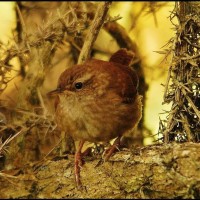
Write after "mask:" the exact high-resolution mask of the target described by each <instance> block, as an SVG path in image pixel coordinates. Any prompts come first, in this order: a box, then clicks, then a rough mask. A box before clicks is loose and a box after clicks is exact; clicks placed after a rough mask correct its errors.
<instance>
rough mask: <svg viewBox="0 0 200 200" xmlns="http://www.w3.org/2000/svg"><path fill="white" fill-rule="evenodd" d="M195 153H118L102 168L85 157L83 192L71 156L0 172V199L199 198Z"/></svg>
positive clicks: (186, 148)
mask: <svg viewBox="0 0 200 200" xmlns="http://www.w3.org/2000/svg"><path fill="white" fill-rule="evenodd" d="M199 151H200V144H198V143H192V142H188V143H182V144H178V143H171V144H164V145H152V146H147V147H143V148H135V149H134V150H132V151H128V150H123V151H120V152H118V153H116V154H115V155H114V156H113V157H111V159H110V161H108V162H105V163H101V162H100V158H94V157H86V158H85V164H84V165H83V167H82V169H81V180H82V184H83V189H82V190H77V188H76V184H75V180H74V168H73V167H74V156H72V155H68V158H67V159H57V160H56V159H55V158H54V159H52V160H45V161H43V162H40V163H37V164H34V165H32V166H31V165H30V166H24V168H23V170H22V169H21V170H20V171H15V172H14V171H12V172H4V173H5V174H3V173H0V177H1V178H0V185H1V186H0V197H1V198H132V199H136V198H143V199H144V198H147V199H148V198H180V199H182V198H184V199H185V198H187V199H188V198H191V199H192V198H199V197H200V173H199V166H200V154H199ZM9 173H10V175H14V173H16V174H17V175H15V176H9V175H8V174H9Z"/></svg>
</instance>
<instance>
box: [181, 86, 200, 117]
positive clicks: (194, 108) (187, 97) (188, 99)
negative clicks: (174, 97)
mask: <svg viewBox="0 0 200 200" xmlns="http://www.w3.org/2000/svg"><path fill="white" fill-rule="evenodd" d="M181 91H182V93H183V94H184V96H185V98H186V99H187V101H188V102H189V103H190V105H191V106H192V108H193V110H194V112H195V113H196V115H197V116H198V118H199V120H200V112H199V110H198V109H197V107H196V106H195V105H194V103H193V101H192V100H191V99H190V97H189V96H188V95H187V92H186V91H185V89H184V88H183V87H182V88H181Z"/></svg>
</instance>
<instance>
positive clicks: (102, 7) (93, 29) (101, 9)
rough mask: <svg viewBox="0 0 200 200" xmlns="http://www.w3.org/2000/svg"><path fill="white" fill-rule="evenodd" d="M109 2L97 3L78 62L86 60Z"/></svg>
mask: <svg viewBox="0 0 200 200" xmlns="http://www.w3.org/2000/svg"><path fill="white" fill-rule="evenodd" d="M111 3H112V2H110V1H106V2H103V3H102V2H101V3H99V6H98V8H97V12H96V15H95V17H94V20H93V22H92V25H91V26H90V28H89V30H88V34H87V35H86V38H85V42H84V44H83V48H82V50H81V53H80V55H79V58H78V64H81V63H83V62H84V61H85V60H87V59H88V58H89V57H90V53H91V50H92V46H93V44H94V42H95V40H96V38H97V36H98V33H99V31H100V29H101V27H102V25H103V23H104V20H105V18H106V15H107V12H108V10H109V7H110V5H111Z"/></svg>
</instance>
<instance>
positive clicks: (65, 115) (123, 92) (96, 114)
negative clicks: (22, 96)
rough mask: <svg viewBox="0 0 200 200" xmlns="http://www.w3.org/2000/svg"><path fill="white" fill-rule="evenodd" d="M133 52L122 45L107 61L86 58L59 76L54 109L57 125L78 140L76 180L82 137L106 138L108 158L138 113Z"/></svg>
mask: <svg viewBox="0 0 200 200" xmlns="http://www.w3.org/2000/svg"><path fill="white" fill-rule="evenodd" d="M133 57H134V54H133V53H132V52H130V51H127V50H126V49H120V50H118V51H117V52H116V53H114V54H113V55H112V56H111V58H110V60H109V61H103V60H97V59H89V60H87V61H86V62H85V63H83V64H81V65H74V66H73V67H71V68H69V69H66V70H65V71H64V72H63V73H62V74H61V75H60V77H59V80H58V86H57V89H55V90H53V91H51V92H49V93H48V95H50V96H52V95H56V96H57V97H56V101H55V109H56V121H57V124H58V126H59V127H60V128H61V129H62V130H63V131H65V132H66V133H67V134H69V135H70V136H72V138H74V140H78V141H80V143H79V147H78V149H77V150H76V154H75V178H76V183H77V185H78V186H80V185H81V181H80V166H81V164H82V161H81V156H82V153H81V150H82V147H83V144H84V142H85V141H89V142H95V143H98V142H108V141H110V140H111V139H114V138H116V140H115V142H114V144H113V145H112V146H111V147H110V148H109V149H108V150H107V151H106V153H105V157H104V160H108V159H109V157H110V156H111V155H112V154H113V152H114V151H115V150H116V149H117V148H118V147H119V145H120V139H121V137H122V136H123V134H124V133H126V132H127V131H129V130H131V129H132V128H134V127H135V126H136V125H137V124H138V122H139V120H140V119H141V116H142V103H141V96H140V95H139V94H138V90H137V89H138V77H137V74H136V72H135V71H134V70H132V69H131V68H130V67H129V65H130V63H131V61H132V59H133Z"/></svg>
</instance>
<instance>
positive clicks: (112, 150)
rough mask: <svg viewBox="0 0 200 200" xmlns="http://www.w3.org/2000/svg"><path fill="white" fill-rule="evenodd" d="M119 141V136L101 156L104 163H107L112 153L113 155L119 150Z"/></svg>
mask: <svg viewBox="0 0 200 200" xmlns="http://www.w3.org/2000/svg"><path fill="white" fill-rule="evenodd" d="M120 139H121V136H119V137H117V139H116V140H115V141H114V143H113V145H112V146H111V147H109V148H108V149H107V150H106V151H105V153H104V156H103V157H104V158H103V159H104V161H108V160H109V158H110V157H111V156H112V155H113V153H115V151H116V150H118V149H119V146H120Z"/></svg>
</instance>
